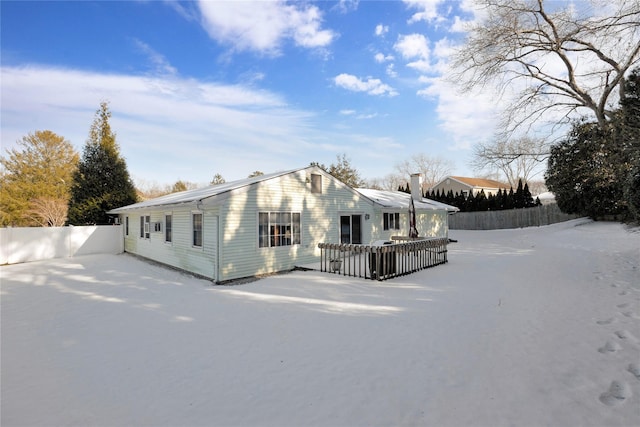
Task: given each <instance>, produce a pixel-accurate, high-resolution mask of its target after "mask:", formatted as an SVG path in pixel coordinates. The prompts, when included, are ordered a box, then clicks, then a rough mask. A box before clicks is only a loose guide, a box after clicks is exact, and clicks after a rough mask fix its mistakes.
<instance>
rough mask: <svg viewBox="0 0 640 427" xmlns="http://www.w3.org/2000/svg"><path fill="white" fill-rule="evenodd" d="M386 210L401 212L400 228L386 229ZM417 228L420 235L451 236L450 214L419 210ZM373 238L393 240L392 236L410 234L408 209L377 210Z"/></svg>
mask: <svg viewBox="0 0 640 427" xmlns="http://www.w3.org/2000/svg"><path fill="white" fill-rule="evenodd" d="M385 212H389V213H390V212H399V213H400V229H392V230H385V229H384V222H383V215H384V213H385ZM416 228H417V230H418V235H419V236H420V237H442V238H447V237H449V216H448V213H447V212H446V211H427V212H425V211H418V212H417V213H416ZM372 233H373V238H372V240H373V241H375V240H391V237H392V236H407V235H408V234H409V213H408V212H407V211H406V209H395V210H394V209H385V210H379V211H378V212H376V215H375V221H374V224H373V227H372Z"/></svg>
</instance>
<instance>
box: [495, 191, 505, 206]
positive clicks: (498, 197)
mask: <svg viewBox="0 0 640 427" xmlns="http://www.w3.org/2000/svg"><path fill="white" fill-rule="evenodd" d="M504 197H505V195H504V193H503V192H502V188H499V189H498V194H496V198H495V207H494V209H495V210H497V211H501V210H503V209H504Z"/></svg>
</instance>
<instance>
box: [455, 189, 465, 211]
mask: <svg viewBox="0 0 640 427" xmlns="http://www.w3.org/2000/svg"><path fill="white" fill-rule="evenodd" d="M465 202H466V200H465V198H464V194H462V193H456V196H455V200H454V202H453V206H455V207H457V208H458V209H460V212H464V208H465Z"/></svg>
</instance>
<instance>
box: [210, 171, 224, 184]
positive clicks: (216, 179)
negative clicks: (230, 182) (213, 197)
mask: <svg viewBox="0 0 640 427" xmlns="http://www.w3.org/2000/svg"><path fill="white" fill-rule="evenodd" d="M225 182H227V181H225V179H224V178H223V177H222V175H220V174H219V173H217V174H215V175H214V176H213V179H212V180H211V185H218V184H224V183H225Z"/></svg>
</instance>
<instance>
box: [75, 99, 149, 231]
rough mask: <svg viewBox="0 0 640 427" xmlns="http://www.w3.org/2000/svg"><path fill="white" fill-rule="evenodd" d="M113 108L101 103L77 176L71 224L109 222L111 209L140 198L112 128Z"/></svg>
mask: <svg viewBox="0 0 640 427" xmlns="http://www.w3.org/2000/svg"><path fill="white" fill-rule="evenodd" d="M110 118H111V111H110V110H109V105H108V103H107V102H101V103H100V108H99V109H98V110H97V111H96V114H95V117H94V120H93V123H92V124H91V128H90V130H89V138H88V139H87V142H86V144H85V147H84V150H83V154H82V159H81V160H80V163H79V164H78V169H77V170H76V171H75V173H74V175H73V185H72V187H71V200H70V201H69V224H72V225H85V224H108V223H109V216H108V215H107V214H106V212H107V211H108V210H111V209H115V208H118V207H121V206H126V205H130V204H132V203H135V202H136V201H137V194H136V190H135V187H134V185H133V182H132V181H131V178H130V177H129V172H128V171H127V165H126V163H125V161H124V159H123V158H122V157H121V156H120V150H119V147H118V144H117V143H116V135H115V134H114V133H113V132H112V131H111V126H110V125H109V119H110Z"/></svg>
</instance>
